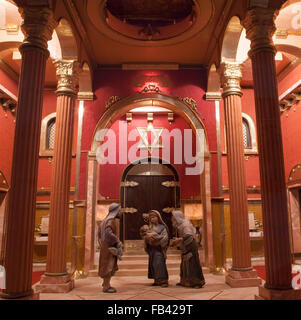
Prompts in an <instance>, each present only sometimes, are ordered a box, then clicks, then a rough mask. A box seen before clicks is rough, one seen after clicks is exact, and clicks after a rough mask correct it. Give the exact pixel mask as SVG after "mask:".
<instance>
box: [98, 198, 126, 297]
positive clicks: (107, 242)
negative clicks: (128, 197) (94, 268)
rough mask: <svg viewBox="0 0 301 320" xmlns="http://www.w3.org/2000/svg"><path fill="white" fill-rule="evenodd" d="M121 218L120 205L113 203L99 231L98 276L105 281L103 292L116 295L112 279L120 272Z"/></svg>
mask: <svg viewBox="0 0 301 320" xmlns="http://www.w3.org/2000/svg"><path fill="white" fill-rule="evenodd" d="M119 218H120V205H119V204H117V203H112V204H111V205H110V207H109V214H108V215H107V217H106V218H105V219H104V220H103V221H102V223H101V225H100V227H99V229H98V239H99V242H100V253H99V269H98V275H99V276H100V277H101V278H102V279H103V284H102V287H103V292H106V293H115V292H116V289H115V288H113V287H111V285H110V281H111V277H112V276H113V275H114V274H115V272H116V271H117V270H118V266H117V257H118V256H119V257H120V256H121V255H122V252H121V251H122V243H121V242H120V240H119V239H118V237H117V235H116V219H119Z"/></svg>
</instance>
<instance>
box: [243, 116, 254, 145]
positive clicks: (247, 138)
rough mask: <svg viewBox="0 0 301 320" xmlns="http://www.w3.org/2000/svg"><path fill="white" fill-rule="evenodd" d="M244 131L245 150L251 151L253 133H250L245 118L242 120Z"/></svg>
mask: <svg viewBox="0 0 301 320" xmlns="http://www.w3.org/2000/svg"><path fill="white" fill-rule="evenodd" d="M242 129H243V139H244V147H245V149H250V148H252V142H251V132H250V127H249V123H248V121H247V120H246V119H244V118H242Z"/></svg>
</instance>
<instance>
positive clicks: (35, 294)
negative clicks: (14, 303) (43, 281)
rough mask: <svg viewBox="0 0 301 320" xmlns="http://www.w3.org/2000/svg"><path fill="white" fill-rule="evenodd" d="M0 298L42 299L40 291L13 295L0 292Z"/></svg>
mask: <svg viewBox="0 0 301 320" xmlns="http://www.w3.org/2000/svg"><path fill="white" fill-rule="evenodd" d="M0 300H40V293H39V292H33V291H31V293H29V294H28V293H24V295H23V294H18V295H13V294H7V293H4V292H1V293H0Z"/></svg>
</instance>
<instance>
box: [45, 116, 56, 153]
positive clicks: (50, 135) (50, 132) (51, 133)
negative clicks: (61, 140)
mask: <svg viewBox="0 0 301 320" xmlns="http://www.w3.org/2000/svg"><path fill="white" fill-rule="evenodd" d="M55 120H56V118H52V119H51V120H50V121H48V124H47V134H46V149H47V150H53V149H54V139H55Z"/></svg>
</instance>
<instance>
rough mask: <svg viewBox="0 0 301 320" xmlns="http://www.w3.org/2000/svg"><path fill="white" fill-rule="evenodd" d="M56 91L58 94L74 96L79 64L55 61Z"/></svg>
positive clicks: (70, 61) (71, 61)
mask: <svg viewBox="0 0 301 320" xmlns="http://www.w3.org/2000/svg"><path fill="white" fill-rule="evenodd" d="M54 65H55V68H56V76H57V80H58V83H57V91H56V93H57V94H58V95H60V94H72V95H75V94H76V86H77V84H78V73H79V63H78V62H77V61H75V60H63V59H59V60H55V61H54Z"/></svg>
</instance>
